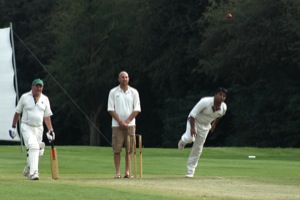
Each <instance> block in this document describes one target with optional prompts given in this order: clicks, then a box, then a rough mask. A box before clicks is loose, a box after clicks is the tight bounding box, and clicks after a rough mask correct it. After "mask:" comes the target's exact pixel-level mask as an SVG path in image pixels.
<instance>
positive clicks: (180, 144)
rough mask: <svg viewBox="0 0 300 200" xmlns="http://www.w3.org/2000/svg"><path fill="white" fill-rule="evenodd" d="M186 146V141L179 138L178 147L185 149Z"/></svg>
mask: <svg viewBox="0 0 300 200" xmlns="http://www.w3.org/2000/svg"><path fill="white" fill-rule="evenodd" d="M184 147H185V143H184V142H183V141H182V140H179V142H178V149H179V150H182V149H184Z"/></svg>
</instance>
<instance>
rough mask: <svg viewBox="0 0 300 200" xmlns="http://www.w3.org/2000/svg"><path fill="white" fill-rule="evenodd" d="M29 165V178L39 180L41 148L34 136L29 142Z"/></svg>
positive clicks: (30, 137) (31, 136)
mask: <svg viewBox="0 0 300 200" xmlns="http://www.w3.org/2000/svg"><path fill="white" fill-rule="evenodd" d="M28 148H29V151H28V153H29V154H28V164H29V168H30V172H29V178H30V179H32V180H38V179H39V169H38V166H39V150H40V146H39V144H38V142H37V139H36V137H35V136H34V135H33V134H32V135H30V136H29V140H28Z"/></svg>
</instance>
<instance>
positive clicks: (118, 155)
mask: <svg viewBox="0 0 300 200" xmlns="http://www.w3.org/2000/svg"><path fill="white" fill-rule="evenodd" d="M120 162H121V153H114V163H115V168H116V177H115V178H119V177H117V176H120V174H121V172H120Z"/></svg>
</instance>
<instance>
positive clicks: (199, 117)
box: [189, 97, 227, 130]
mask: <svg viewBox="0 0 300 200" xmlns="http://www.w3.org/2000/svg"><path fill="white" fill-rule="evenodd" d="M213 105H214V97H204V98H202V99H200V101H199V102H198V103H197V104H196V105H195V107H194V108H193V109H192V111H191V112H190V114H189V117H190V116H192V117H194V118H195V122H196V125H197V126H198V128H201V129H206V130H208V129H210V128H211V123H212V122H213V121H214V120H215V119H217V118H220V117H222V116H223V115H225V113H226V110H227V105H226V104H225V103H224V102H222V104H221V106H220V109H218V110H216V111H214V109H213Z"/></svg>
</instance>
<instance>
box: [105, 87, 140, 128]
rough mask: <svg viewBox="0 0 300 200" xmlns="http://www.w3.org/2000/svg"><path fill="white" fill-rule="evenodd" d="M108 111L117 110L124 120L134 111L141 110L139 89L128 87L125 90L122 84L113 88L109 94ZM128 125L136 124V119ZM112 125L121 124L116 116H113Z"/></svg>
mask: <svg viewBox="0 0 300 200" xmlns="http://www.w3.org/2000/svg"><path fill="white" fill-rule="evenodd" d="M107 111H115V112H116V113H117V114H118V116H119V118H120V119H121V120H122V121H124V120H126V119H127V118H128V117H129V116H130V115H131V113H132V112H134V111H139V112H140V111H141V105H140V97H139V93H138V91H137V90H136V89H135V88H132V87H128V90H127V91H125V92H124V91H123V90H122V89H121V87H120V86H117V87H115V88H113V89H111V90H110V92H109V96H108V105H107ZM128 125H129V126H134V125H135V119H133V120H132V121H131V122H130V123H129V124H128ZM112 126H113V127H118V126H119V123H118V122H117V121H116V120H115V119H114V118H112Z"/></svg>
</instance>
